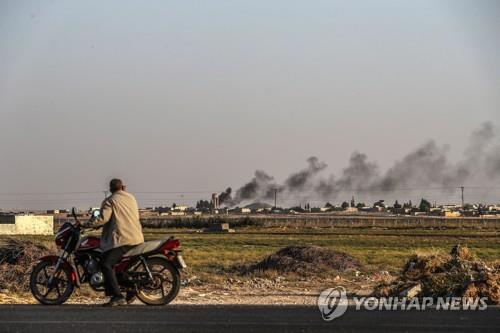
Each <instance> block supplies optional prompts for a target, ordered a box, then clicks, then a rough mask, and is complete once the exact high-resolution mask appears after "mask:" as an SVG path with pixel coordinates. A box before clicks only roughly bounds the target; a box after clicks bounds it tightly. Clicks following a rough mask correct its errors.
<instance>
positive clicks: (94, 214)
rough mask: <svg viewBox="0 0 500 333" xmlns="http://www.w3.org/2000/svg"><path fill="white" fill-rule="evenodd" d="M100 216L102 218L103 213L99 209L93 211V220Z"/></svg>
mask: <svg viewBox="0 0 500 333" xmlns="http://www.w3.org/2000/svg"><path fill="white" fill-rule="evenodd" d="M99 216H101V211H100V210H99V209H95V210H93V211H92V218H93V219H96V218H98V217H99Z"/></svg>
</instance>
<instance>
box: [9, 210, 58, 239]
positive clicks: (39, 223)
mask: <svg viewBox="0 0 500 333" xmlns="http://www.w3.org/2000/svg"><path fill="white" fill-rule="evenodd" d="M53 234H54V217H53V216H47V215H28V214H23V215H21V214H11V215H0V235H53Z"/></svg>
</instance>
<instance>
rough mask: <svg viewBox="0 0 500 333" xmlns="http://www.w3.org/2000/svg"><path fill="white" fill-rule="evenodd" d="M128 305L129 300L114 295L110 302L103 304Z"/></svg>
mask: <svg viewBox="0 0 500 333" xmlns="http://www.w3.org/2000/svg"><path fill="white" fill-rule="evenodd" d="M120 305H127V301H126V300H125V297H123V296H113V297H111V299H110V300H109V302H108V303H104V304H103V306H120Z"/></svg>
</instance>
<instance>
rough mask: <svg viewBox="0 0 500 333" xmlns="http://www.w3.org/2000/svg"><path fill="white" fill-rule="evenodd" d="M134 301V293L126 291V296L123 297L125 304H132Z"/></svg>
mask: <svg viewBox="0 0 500 333" xmlns="http://www.w3.org/2000/svg"><path fill="white" fill-rule="evenodd" d="M135 299H136V293H135V291H131V290H128V291H127V294H126V296H125V300H126V301H127V304H132V303H134V301H135Z"/></svg>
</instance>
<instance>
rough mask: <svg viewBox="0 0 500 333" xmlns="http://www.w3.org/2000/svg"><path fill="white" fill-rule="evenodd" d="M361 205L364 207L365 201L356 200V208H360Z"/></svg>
mask: <svg viewBox="0 0 500 333" xmlns="http://www.w3.org/2000/svg"><path fill="white" fill-rule="evenodd" d="M363 207H365V203H364V202H358V204H357V205H356V208H357V209H361V208H363Z"/></svg>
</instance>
